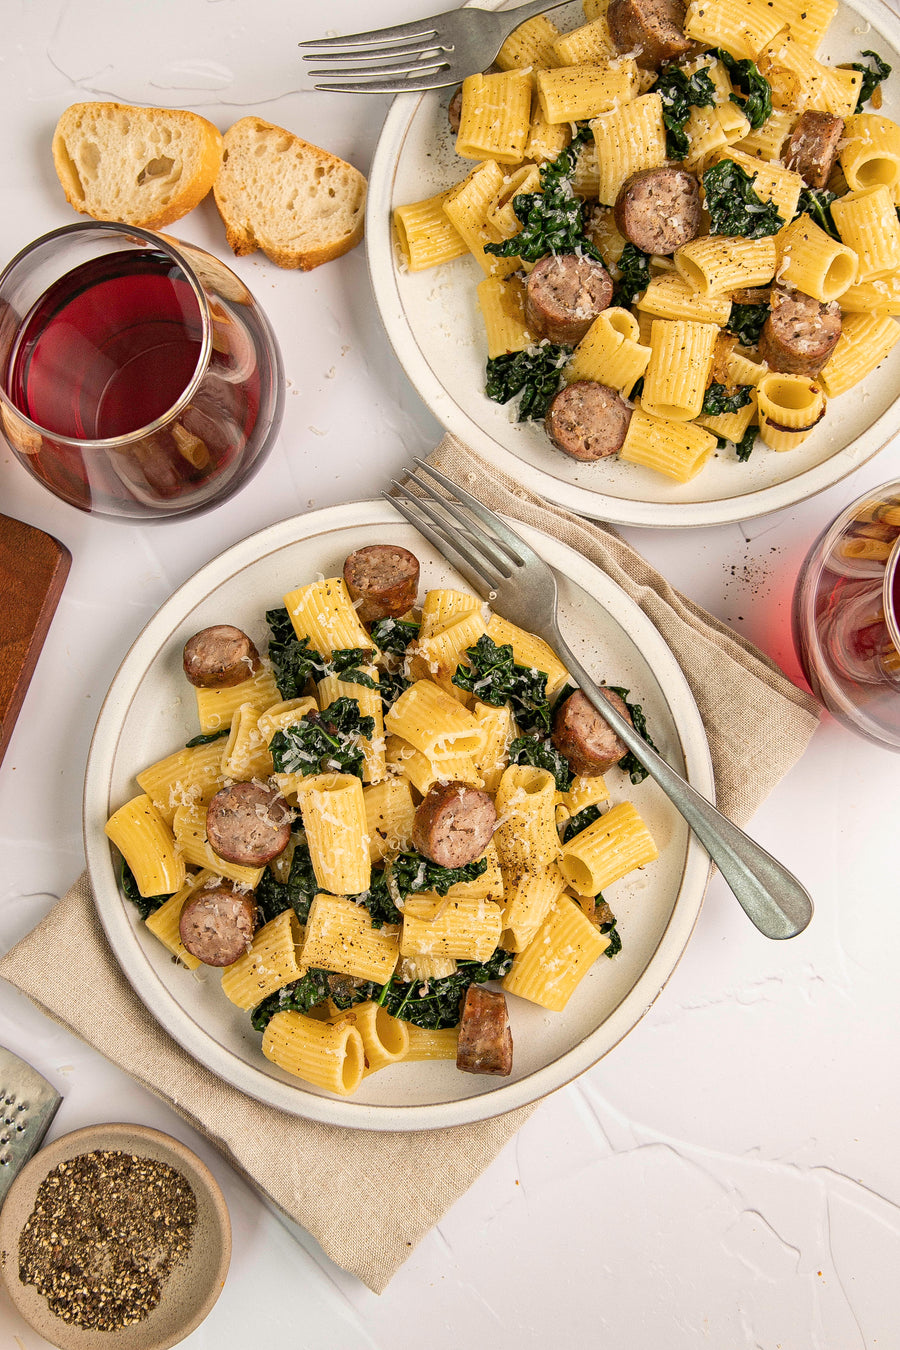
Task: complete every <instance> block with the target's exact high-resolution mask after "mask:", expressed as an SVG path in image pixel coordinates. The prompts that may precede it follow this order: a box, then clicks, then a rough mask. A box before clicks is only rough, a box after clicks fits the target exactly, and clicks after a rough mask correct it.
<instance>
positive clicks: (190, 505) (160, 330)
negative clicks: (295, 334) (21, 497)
mask: <svg viewBox="0 0 900 1350" xmlns="http://www.w3.org/2000/svg"><path fill="white" fill-rule="evenodd" d="M210 311H211V317H212V327H213V350H212V352H211V355H210V359H209V362H208V364H207V366H206V369H205V371H201V372H200V374H201V376H202V378H201V379H200V381H199V383H198V384H197V385H196V386H195V388H194V389H193V392H192V395H191V398H190V400H189V401H188V402H187V403H186V404H185V405H184V406H183V407H181V408H179V411H178V414H177V417H168V416H167V415H168V414H169V413H170V410H171V409H172V408H173V407H174V406H175V405H176V404H178V403H179V401H180V400H181V399H182V397H183V395H184V394H185V392H186V390H187V389H188V387H189V386H190V385H191V383H192V381H193V380H194V377H195V375H196V374H197V373H198V368H199V365H200V362H201V355H202V349H203V318H202V315H201V309H200V305H199V303H198V301H197V298H196V295H195V293H194V290H193V288H192V287H191V285H190V284H189V283H188V282H187V281H186V280H185V277H184V273H183V272H182V271H181V269H180V268H179V267H178V265H177V264H176V263H175V262H174V261H173V259H172V258H171V257H169V256H168V255H167V254H165V253H163V252H161V251H159V252H157V251H153V250H148V251H140V252H139V251H131V250H129V251H124V252H118V253H111V254H107V255H105V256H103V257H100V258H97V259H94V260H92V261H90V262H87V263H84V264H82V265H81V266H79V267H76V268H74V269H73V270H72V271H71V272H68V273H67V274H66V275H65V276H63V277H61V278H60V280H58V281H57V282H55V283H54V285H52V286H51V287H50V288H49V289H48V290H47V291H45V292H44V294H43V295H42V296H41V297H40V299H39V300H38V302H37V304H36V305H34V307H33V308H32V310H31V312H30V313H29V314H28V315H27V316H26V318H25V319H24V321H23V322H22V324H21V326H20V328H19V332H18V333H17V335H16V339H15V343H14V346H13V349H12V352H11V356H10V360H9V364H8V368H7V377H6V388H7V392H8V395H9V397H10V399H11V401H12V402H13V403H14V404H15V406H16V407H17V408H18V409H19V410H20V411H21V412H23V413H25V415H26V416H27V417H29V418H30V419H31V420H32V421H33V422H35V423H37V425H38V426H40V427H42V428H44V429H45V431H46V432H48V433H50V434H49V435H46V436H45V437H44V438H43V442H42V445H41V447H40V449H39V450H38V451H37V453H34V454H30V455H29V457H28V464H29V468H30V469H31V470H32V472H33V473H35V474H36V475H37V476H38V477H39V478H41V479H42V480H43V481H44V482H45V483H46V484H47V486H48V487H50V488H51V489H52V490H53V491H54V492H56V493H58V495H60V496H62V497H64V498H65V500H67V501H69V502H71V503H72V504H73V505H75V506H79V507H81V508H82V509H83V510H88V511H95V512H98V513H99V514H109V515H115V516H120V515H123V514H124V515H132V516H151V515H154V514H158V513H159V508H160V505H163V506H165V507H166V508H167V510H166V513H167V514H172V513H173V512H175V513H183V512H187V511H193V510H199V509H202V507H203V506H204V505H206V504H207V502H208V501H209V499H210V498H213V497H215V498H218V497H220V496H222V495H223V493H225V492H230V491H233V490H234V488H235V487H237V486H238V485H239V484H240V483H241V482H242V481H243V480H244V479H245V478H246V477H247V476H248V475H249V473H250V472H251V471H252V469H253V468H254V467H255V464H256V461H257V459H258V457H259V454H260V452H261V450H262V449H263V447H264V445H265V443H266V440H267V437H268V435H269V432H270V430H271V428H272V425H273V423H276V421H277V418H278V417H279V416H280V409H281V399H282V390H281V380H280V369H279V366H278V357H277V352H275V351H274V343H273V342H272V341H271V340H267V337H266V334H265V332H264V328H263V325H264V323H265V321H264V320H261V316H259V314H258V312H257V311H256V310H255V308H254V307H253V305H252V304H246V305H242V304H234V305H232V304H230V303H229V302H228V301H225V300H223V299H222V298H221V297H218V296H213V297H211V303H210ZM160 419H163V420H162V422H161V421H160ZM154 424H158V425H157V426H156V427H155V429H152V430H147V429H148V428H153V427H154ZM135 433H143V434H140V435H137V436H136V435H135ZM54 436H58V437H65V438H68V439H69V440H70V441H72V440H74V441H89V442H96V441H104V440H112V439H114V438H119V437H131V438H132V439H130V440H126V441H125V442H124V443H121V444H117V445H115V446H109V447H99V446H96V445H91V446H85V447H80V446H75V445H72V444H66V443H65V442H63V441H57V440H55V439H54ZM168 508H171V509H168Z"/></svg>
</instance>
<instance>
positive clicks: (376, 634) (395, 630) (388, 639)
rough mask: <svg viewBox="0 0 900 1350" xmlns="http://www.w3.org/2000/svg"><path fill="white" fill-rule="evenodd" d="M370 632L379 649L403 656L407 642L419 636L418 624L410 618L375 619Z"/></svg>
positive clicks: (413, 640)
mask: <svg viewBox="0 0 900 1350" xmlns="http://www.w3.org/2000/svg"><path fill="white" fill-rule="evenodd" d="M371 634H372V641H373V642H374V643H375V645H376V647H378V649H379V650H380V651H383V652H392V653H393V654H394V655H395V656H403V654H404V653H405V651H406V649H407V647H408V646H409V644H410V643H411V642H415V640H416V638H417V637H418V636H419V625H418V624H417V623H413V622H412V620H411V619H377V620H376V622H375V623H373V624H372V629H371Z"/></svg>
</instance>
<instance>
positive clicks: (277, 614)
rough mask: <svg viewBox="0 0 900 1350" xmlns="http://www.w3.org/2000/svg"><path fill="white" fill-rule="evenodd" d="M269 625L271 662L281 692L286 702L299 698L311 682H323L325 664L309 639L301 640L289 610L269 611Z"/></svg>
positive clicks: (267, 616) (267, 612)
mask: <svg viewBox="0 0 900 1350" xmlns="http://www.w3.org/2000/svg"><path fill="white" fill-rule="evenodd" d="M266 623H267V624H268V625H269V630H270V632H271V634H272V636H271V637H270V639H269V649H268V654H269V660H270V661H271V662H272V673H273V675H274V676H275V683H276V685H277V686H278V692H279V694H280V695H281V697H282V698H283V699H290V698H300V697H301V696H302V695H303V694H304V693H305V692H306V687H307V685H308V684H309V681H310V680H321V678H322V675H323V674H324V663H323V661H322V658H321V656H320V655H319V653H318V652H317V651H316V650H315V648H314V647H311V646H310V645H309V638H305V637H304V638H298V637H297V634H296V633H295V632H294V626H293V624H292V623H291V616H290V615H289V614H288V612H287V610H286V609H285V608H284V606H283V605H282V607H281V608H280V609H269V610H266Z"/></svg>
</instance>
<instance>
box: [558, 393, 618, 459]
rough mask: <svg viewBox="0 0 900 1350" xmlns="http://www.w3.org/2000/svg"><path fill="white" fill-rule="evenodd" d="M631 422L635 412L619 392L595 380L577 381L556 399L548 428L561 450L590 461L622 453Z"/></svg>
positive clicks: (573, 457)
mask: <svg viewBox="0 0 900 1350" xmlns="http://www.w3.org/2000/svg"><path fill="white" fill-rule="evenodd" d="M630 421H631V409H630V408H629V406H628V404H627V403H626V402H625V400H624V399H622V398H620V396H619V395H618V394H617V393H616V391H615V389H610V387H609V385H607V384H597V383H596V381H594V380H575V381H574V382H573V383H572V384H568V385H566V386H565V388H563V389H560V391H559V393H558V394H556V395H555V396H554V398H553V400H552V401H551V403H550V406H549V408H548V409H547V416H546V418H545V420H544V425H545V427H546V429H547V435H548V436H549V437H550V439H551V441H552V442H553V444H554V445H555V446H556V448H557V449H558V450H562V451H563V453H564V454H566V455H570V456H571V457H572V459H580V460H585V461H588V460H596V459H605V458H606V457H607V456H608V455H614V454H616V453H617V452H618V451H619V450H621V448H622V442H623V441H624V440H625V436H626V433H627V431H628V424H629V423H630Z"/></svg>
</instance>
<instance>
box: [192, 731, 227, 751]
mask: <svg viewBox="0 0 900 1350" xmlns="http://www.w3.org/2000/svg"><path fill="white" fill-rule="evenodd" d="M230 731H231V727H220V728H219V730H218V731H205V732H201V734H200V735H199V736H192V737H191V739H190V740H189V741H185V743H184V748H185V750H193V749H194V747H195V746H196V745H211V744H212V742H213V741H220V740H221V739H222V737H223V736H227V735H228V734H229V733H230Z"/></svg>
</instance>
